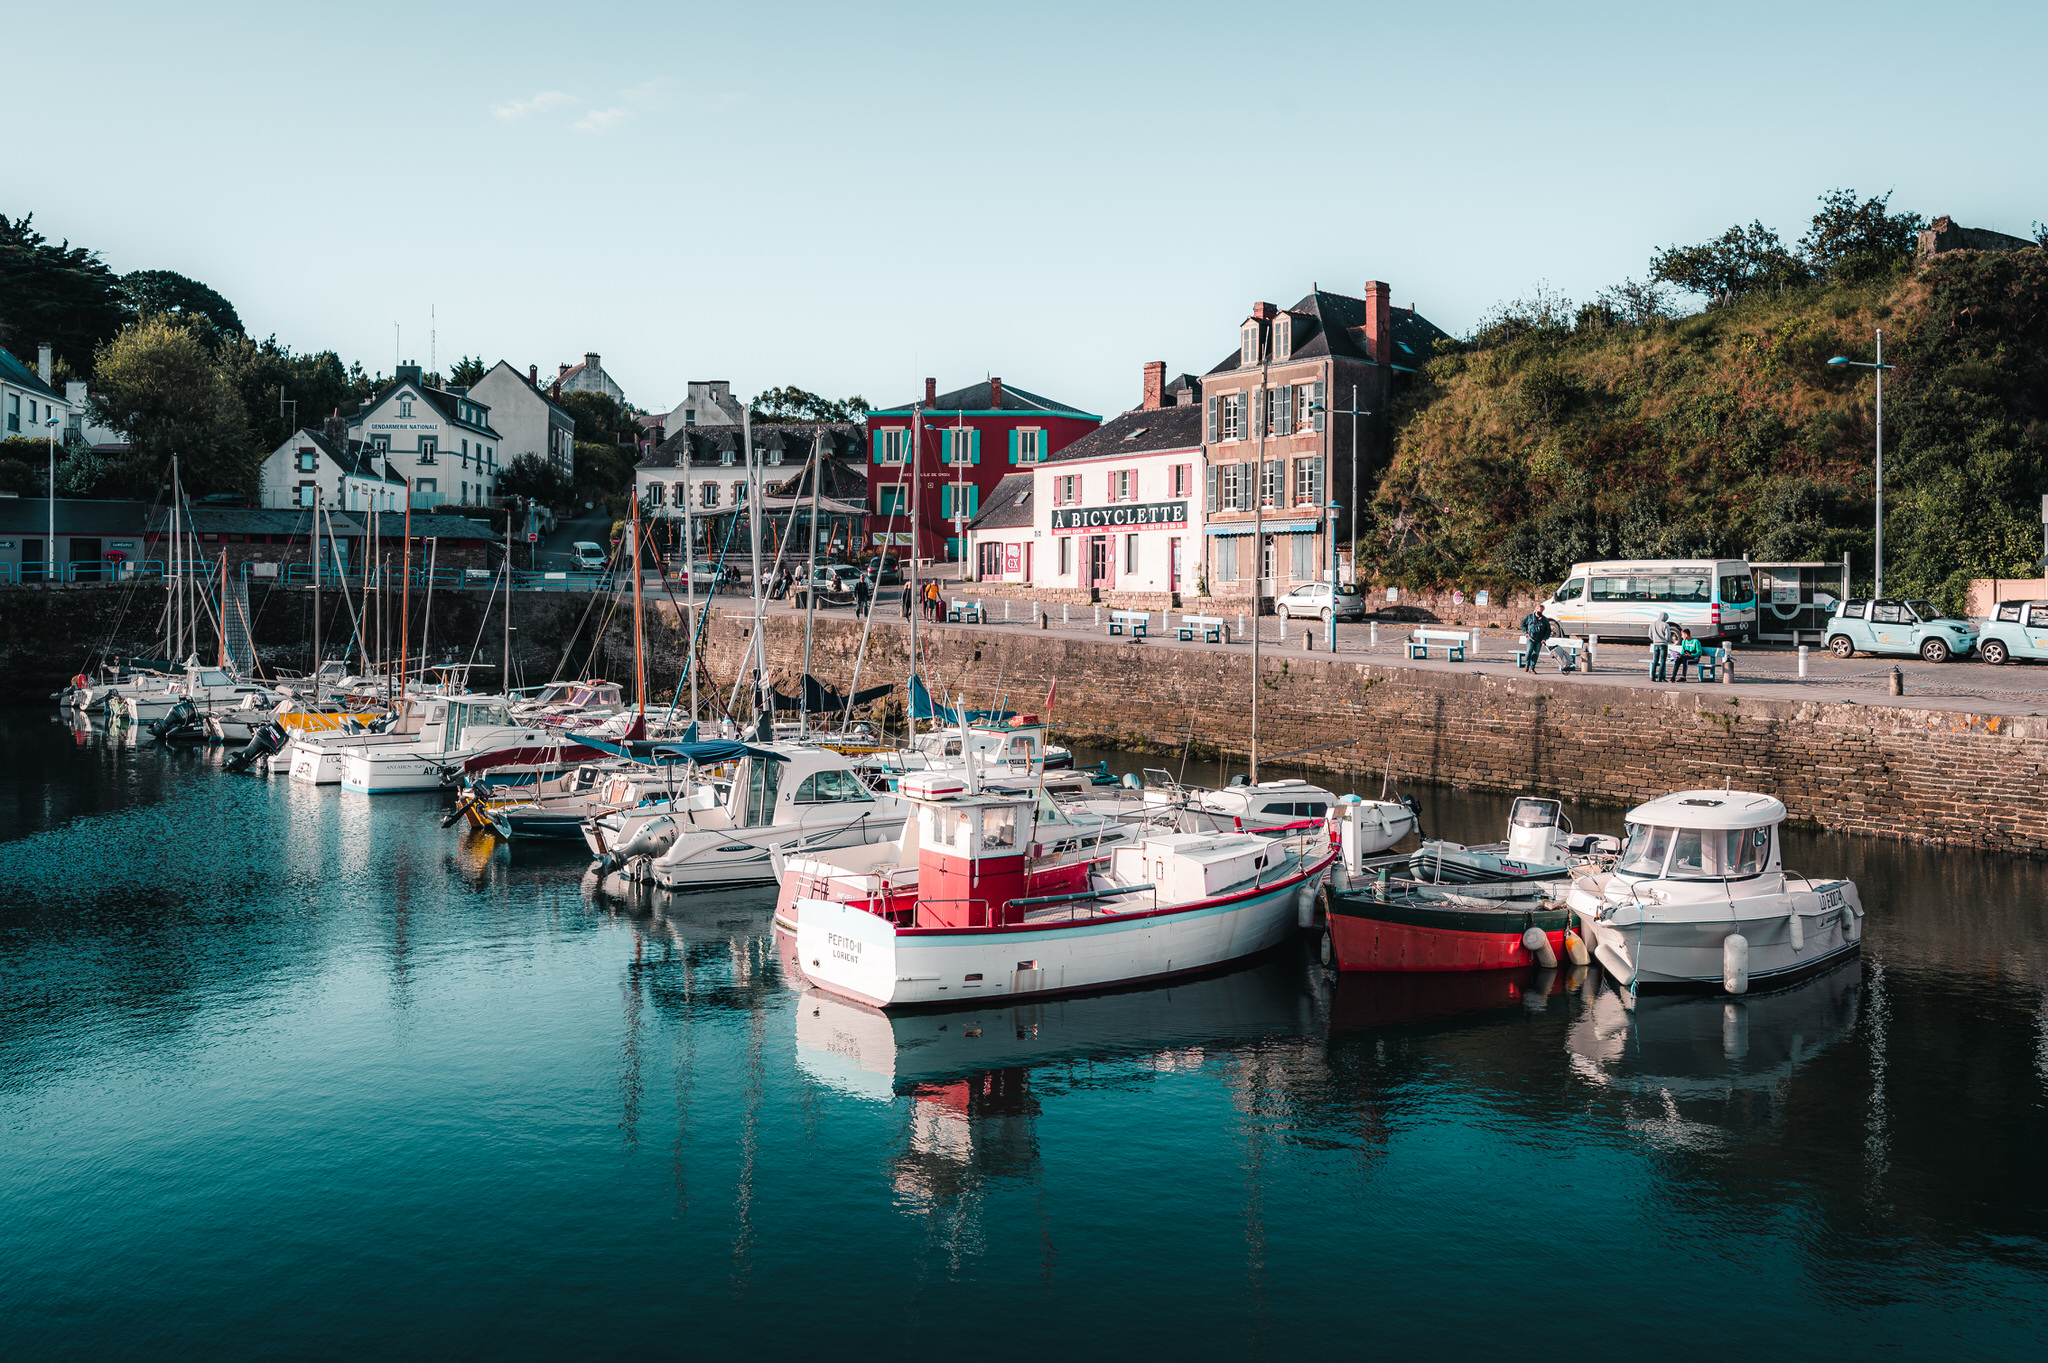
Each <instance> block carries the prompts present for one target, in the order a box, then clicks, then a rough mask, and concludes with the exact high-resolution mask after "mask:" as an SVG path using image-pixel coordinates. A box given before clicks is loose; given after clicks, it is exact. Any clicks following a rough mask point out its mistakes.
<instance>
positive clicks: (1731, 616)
mask: <svg viewBox="0 0 2048 1363" xmlns="http://www.w3.org/2000/svg"><path fill="white" fill-rule="evenodd" d="M1545 611H1546V613H1547V614H1548V615H1549V616H1550V618H1551V619H1552V620H1555V621H1556V622H1557V623H1558V624H1559V625H1560V626H1561V627H1562V628H1563V629H1564V632H1565V633H1567V634H1578V635H1589V636H1597V637H1599V638H1603V639H1647V638H1648V637H1649V634H1650V624H1651V622H1652V621H1654V620H1655V619H1656V618H1657V616H1658V613H1659V612H1662V613H1663V614H1665V615H1667V616H1669V617H1670V618H1671V623H1672V624H1674V625H1682V626H1684V627H1685V628H1686V629H1689V630H1691V631H1692V634H1693V637H1694V638H1695V639H1735V640H1748V639H1754V638H1756V578H1755V577H1753V576H1751V574H1750V570H1749V564H1748V563H1746V562H1744V561H1743V560H1741V559H1679V560H1656V559H1632V560H1628V561H1620V562H1611V563H1574V564H1573V565H1572V571H1571V574H1570V576H1568V577H1566V578H1565V580H1564V583H1563V585H1562V586H1560V587H1559V588H1558V589H1557V591H1556V592H1554V593H1553V594H1552V595H1551V598H1550V601H1549V603H1548V604H1547V606H1546V607H1545Z"/></svg>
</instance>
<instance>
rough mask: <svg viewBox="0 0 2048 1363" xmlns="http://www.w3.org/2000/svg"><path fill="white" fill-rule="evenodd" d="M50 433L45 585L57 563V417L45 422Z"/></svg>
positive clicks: (45, 427)
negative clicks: (48, 524)
mask: <svg viewBox="0 0 2048 1363" xmlns="http://www.w3.org/2000/svg"><path fill="white" fill-rule="evenodd" d="M43 429H44V430H46V431H48V432H49V433H50V538H49V540H48V541H47V543H46V544H45V546H44V548H43V586H44V587H45V588H47V587H48V586H49V585H50V569H52V568H53V567H55V566H56V564H57V418H55V417H51V418H50V419H49V420H48V421H45V422H44V423H43Z"/></svg>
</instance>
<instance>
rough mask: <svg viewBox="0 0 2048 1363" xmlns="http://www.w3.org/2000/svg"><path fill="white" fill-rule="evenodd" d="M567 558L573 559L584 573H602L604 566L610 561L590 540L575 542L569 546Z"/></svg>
mask: <svg viewBox="0 0 2048 1363" xmlns="http://www.w3.org/2000/svg"><path fill="white" fill-rule="evenodd" d="M569 557H571V558H573V559H575V560H576V566H577V567H578V568H581V569H582V570H583V571H584V572H586V573H599V572H603V571H604V565H605V564H606V563H607V562H609V561H610V559H611V555H610V554H607V553H606V552H605V551H604V548H603V547H602V546H601V545H598V544H596V543H593V542H592V541H590V540H577V541H576V542H575V543H574V544H572V545H570V546H569Z"/></svg>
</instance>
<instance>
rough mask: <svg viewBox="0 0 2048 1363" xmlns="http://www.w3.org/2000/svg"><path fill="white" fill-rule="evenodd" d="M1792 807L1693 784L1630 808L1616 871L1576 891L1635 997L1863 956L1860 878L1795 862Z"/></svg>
mask: <svg viewBox="0 0 2048 1363" xmlns="http://www.w3.org/2000/svg"><path fill="white" fill-rule="evenodd" d="M1784 821H1785V806H1784V805H1783V804H1782V803H1780V802H1779V801H1778V800H1776V799H1774V798H1773V797H1771V796H1769V795H1759V794H1755V793H1752V792H1749V791H1740V790H1685V791H1679V792H1677V793H1676V794H1673V795H1665V796H1661V797H1659V798H1658V799H1655V800H1652V801H1650V802H1649V803H1648V804H1644V805H1638V806H1636V807H1635V808H1634V809H1632V810H1630V811H1629V812H1628V816H1627V824H1628V839H1627V842H1626V844H1625V845H1624V847H1623V849H1622V854H1621V859H1620V861H1619V862H1617V863H1616V864H1615V867H1614V869H1613V870H1612V871H1604V872H1600V873H1597V874H1590V875H1588V874H1581V875H1579V876H1578V877H1576V878H1575V879H1574V880H1573V881H1572V886H1571V890H1570V892H1569V893H1568V894H1567V895H1566V897H1565V903H1566V905H1567V906H1568V907H1569V908H1570V909H1571V910H1572V912H1573V914H1574V915H1575V916H1576V917H1577V918H1578V920H1579V922H1580V924H1581V925H1582V927H1583V928H1584V937H1585V940H1586V943H1587V945H1588V947H1589V948H1590V949H1591V950H1592V953H1593V956H1594V958H1595V959H1597V960H1598V961H1599V962H1600V964H1601V965H1602V966H1603V967H1604V968H1605V969H1606V970H1607V973H1608V974H1610V975H1612V976H1613V977H1614V979H1615V981H1616V983H1618V984H1620V985H1621V986H1622V987H1623V988H1624V989H1625V990H1627V991H1628V993H1629V995H1630V996H1631V997H1633V996H1634V995H1635V994H1636V993H1638V992H1640V991H1641V990H1644V989H1654V988H1694V989H1699V988H1710V989H1723V990H1726V991H1727V992H1728V993H1730V994H1742V993H1746V992H1748V991H1749V990H1750V989H1752V988H1755V987H1757V986H1759V985H1764V986H1769V985H1775V984H1784V983H1789V982H1791V981H1792V980H1795V979H1799V978H1802V977H1804V976H1806V975H1810V974H1813V973H1814V972H1816V971H1819V970H1824V969H1826V968H1827V967H1828V966H1829V965H1831V964H1833V963H1834V962H1836V961H1839V960H1842V959H1844V958H1845V957H1848V956H1850V955H1853V954H1854V953H1855V952H1856V951H1857V949H1858V947H1859V945H1860V944H1861V942H1862V940H1863V901H1862V898H1861V896H1859V895H1858V893H1857V890H1856V885H1855V882H1853V881H1849V880H1812V879H1809V878H1808V877H1805V876H1800V875H1795V874H1792V873H1789V872H1787V871H1786V870H1785V869H1784V864H1783V860H1782V857H1781V849H1780V846H1779V838H1778V831H1779V825H1781V824H1782V823H1783V822H1784Z"/></svg>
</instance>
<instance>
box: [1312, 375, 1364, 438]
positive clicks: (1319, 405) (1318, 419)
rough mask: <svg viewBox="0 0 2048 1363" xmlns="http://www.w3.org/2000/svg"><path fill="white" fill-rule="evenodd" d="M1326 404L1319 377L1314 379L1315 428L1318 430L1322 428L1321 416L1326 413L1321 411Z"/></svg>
mask: <svg viewBox="0 0 2048 1363" xmlns="http://www.w3.org/2000/svg"><path fill="white" fill-rule="evenodd" d="M1353 405H1354V406H1355V405H1356V404H1353ZM1326 406H1328V404H1327V403H1325V402H1324V401H1323V381H1322V380H1321V379H1317V380H1316V429H1317V430H1319V431H1320V430H1321V429H1323V417H1324V416H1325V415H1326V414H1325V412H1324V411H1323V409H1324V408H1325V407H1326Z"/></svg>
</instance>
